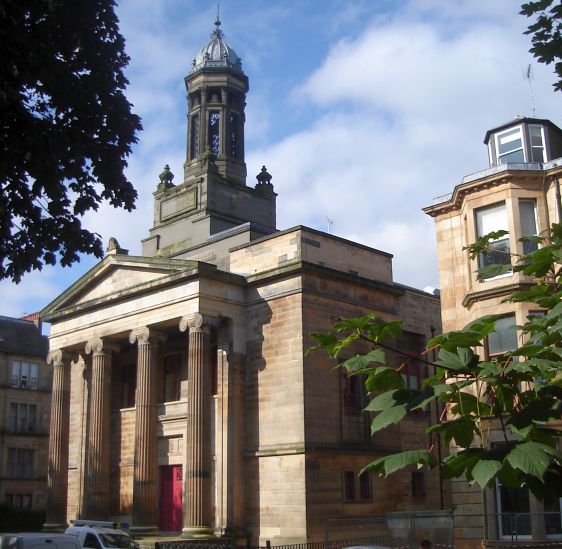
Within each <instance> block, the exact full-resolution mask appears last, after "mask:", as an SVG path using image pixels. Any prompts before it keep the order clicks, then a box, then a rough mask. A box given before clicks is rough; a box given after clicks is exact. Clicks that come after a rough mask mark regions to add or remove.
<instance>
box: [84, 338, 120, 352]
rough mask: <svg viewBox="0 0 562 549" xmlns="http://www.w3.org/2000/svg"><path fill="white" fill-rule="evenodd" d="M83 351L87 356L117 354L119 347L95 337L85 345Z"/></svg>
mask: <svg viewBox="0 0 562 549" xmlns="http://www.w3.org/2000/svg"><path fill="white" fill-rule="evenodd" d="M85 350H86V354H87V355H89V354H94V355H106V354H111V353H117V352H118V351H119V345H116V344H115V343H112V342H110V341H108V340H107V339H103V338H101V337H95V338H94V339H90V341H88V342H87V343H86V348H85Z"/></svg>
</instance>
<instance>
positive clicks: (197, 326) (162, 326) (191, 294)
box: [46, 254, 243, 537]
mask: <svg viewBox="0 0 562 549" xmlns="http://www.w3.org/2000/svg"><path fill="white" fill-rule="evenodd" d="M86 279H87V280H82V281H81V282H80V283H79V284H77V285H75V286H74V287H72V288H70V289H69V290H68V292H66V293H65V294H63V295H62V296H61V297H60V298H59V300H57V302H56V304H54V305H53V308H52V313H51V315H52V316H50V318H51V319H52V321H53V330H52V333H51V346H52V348H54V349H56V350H55V351H51V353H50V355H49V356H50V361H51V363H52V364H53V367H54V369H55V375H54V386H53V408H52V415H53V419H52V422H51V456H52V459H51V469H50V470H49V487H50V497H51V501H52V504H51V505H50V514H49V518H48V524H49V525H53V526H52V528H56V527H57V526H58V527H60V526H61V525H64V524H65V523H66V522H67V520H69V519H71V518H76V517H82V518H89V519H100V520H103V519H106V520H107V519H108V518H109V517H114V516H120V517H124V516H127V517H128V518H129V520H130V522H131V527H132V529H133V531H135V532H136V533H137V534H146V533H150V532H155V531H158V530H161V529H162V524H161V522H162V521H161V516H160V514H159V513H160V509H161V507H162V497H163V496H162V490H163V488H162V486H163V484H162V483H163V480H162V476H163V475H164V474H165V473H166V471H165V469H166V468H170V467H171V468H174V467H175V468H176V469H177V470H176V473H177V475H181V476H182V479H183V480H182V482H183V485H182V489H181V493H180V500H181V501H180V507H179V520H180V521H181V522H180V524H179V529H180V530H182V531H183V533H184V535H185V536H187V537H209V536H212V535H213V529H214V528H215V527H216V526H217V521H216V520H215V517H214V516H213V513H212V510H213V509H214V508H215V509H216V508H217V504H216V502H215V501H214V499H215V496H214V494H213V493H212V490H213V487H214V485H215V480H214V478H212V474H213V473H212V459H213V457H214V456H213V454H212V448H214V447H215V446H216V444H215V442H214V437H216V436H224V434H222V426H221V427H220V428H219V429H218V430H217V428H216V427H215V425H214V424H213V425H211V418H212V416H214V407H215V406H216V402H217V397H216V396H215V397H213V395H216V394H217V392H218V391H219V389H218V388H217V374H216V371H217V363H218V358H217V353H218V352H219V351H218V350H217V349H218V347H217V342H216V334H217V333H218V328H217V327H218V326H219V324H220V323H223V324H224V323H225V322H226V320H227V319H228V315H225V313H227V312H228V309H230V311H231V316H230V319H231V320H230V321H231V322H235V323H236V322H237V320H236V319H237V318H240V316H241V314H240V303H236V298H237V297H238V299H240V298H242V296H243V291H242V282H243V279H242V278H241V277H236V276H233V275H228V276H225V273H219V272H217V271H216V269H213V268H212V266H210V265H204V264H198V263H197V262H193V261H188V260H163V259H160V258H159V259H154V258H136V257H129V256H127V255H119V254H110V255H108V256H107V257H106V258H105V259H104V260H103V261H102V262H101V263H100V264H99V265H98V266H97V267H96V268H95V269H94V270H93V271H92V272H91V273H89V274H88V275H87V277H86ZM226 279H228V280H226ZM225 282H226V284H227V286H228V285H230V286H231V291H230V292H229V293H230V294H231V297H232V298H234V299H231V300H230V302H229V303H221V301H223V300H222V298H220V299H216V300H215V299H213V297H212V295H210V294H209V293H208V291H206V292H205V294H206V295H205V299H206V300H207V301H208V303H207V310H204V311H203V313H204V314H202V312H200V309H199V305H198V303H199V302H200V301H201V299H202V297H201V295H200V291H201V286H205V287H207V290H212V288H219V287H221V288H223V291H224V284H225ZM217 297H218V296H217ZM118 311H120V312H118ZM127 311H130V312H127ZM219 311H220V318H219ZM183 312H185V313H186V314H181V313H183ZM77 313H78V314H77ZM46 314H48V313H47V312H46ZM59 319H61V320H63V319H64V320H63V321H62V322H60V323H57V322H56V321H57V320H59ZM127 325H128V326H129V329H127ZM57 327H58V328H59V329H57ZM60 328H62V329H60ZM223 347H224V345H223ZM227 347H229V348H232V342H228V343H227ZM220 354H221V357H220V359H221V362H222V361H224V360H225V358H226V359H227V360H228V357H227V356H226V355H225V353H224V352H223V351H222V350H221V351H220ZM78 357H80V360H78ZM73 360H74V362H72V361H73ZM166 368H168V369H166ZM174 368H175V369H174ZM168 370H169V371H168ZM132 371H136V372H135V380H134V385H135V386H136V388H135V389H134V391H133V393H134V402H127V401H124V400H123V398H126V397H127V396H128V395H129V394H130V387H129V386H128V385H127V383H130V375H129V374H130V372H132ZM226 379H227V378H226ZM174 384H176V385H174ZM71 391H72V392H73V398H72V401H71V398H70V393H71ZM174 391H176V392H174ZM170 399H172V400H170ZM131 405H132V406H133V407H131ZM77 406H80V408H79V409H80V410H82V411H83V412H82V413H83V416H82V417H81V418H80V420H79V418H77V417H76V416H75V414H76V413H77ZM71 407H72V412H71ZM71 415H72V421H71V419H70V417H71ZM226 428H227V430H228V428H229V427H228V422H227V424H226ZM69 432H70V434H71V437H70V441H69ZM119 441H121V442H119ZM116 444H124V445H125V446H124V447H123V448H120V447H117V446H116ZM129 447H130V450H127V449H126V448H129ZM116 456H117V457H118V458H119V461H118V462H116V460H115V457H116ZM68 475H70V477H71V479H70V483H69V482H68V479H67V477H68ZM116 482H117V483H118V484H117V486H118V487H119V488H118V490H116V484H115V483H116ZM227 483H228V480H227ZM69 487H70V488H69ZM69 489H70V493H71V498H70V499H71V500H72V503H69V505H68V508H67V500H68V499H69ZM223 489H225V490H226V489H228V486H227V485H225V486H224V487H223ZM119 490H121V491H124V492H125V493H129V494H130V495H129V496H125V497H122V498H119V497H118V496H117V494H116V492H118V491H119ZM224 501H225V502H226V501H227V498H224ZM176 505H177V502H176ZM182 506H183V507H182ZM219 507H220V502H219ZM71 509H72V511H71ZM176 512H178V510H177V509H176ZM221 514H222V516H224V517H227V516H232V512H227V511H226V509H221ZM232 526H233V525H230V524H226V523H224V524H222V525H218V527H219V529H220V530H221V531H224V530H227V529H228V528H231V527H232ZM174 528H177V524H175V525H174Z"/></svg>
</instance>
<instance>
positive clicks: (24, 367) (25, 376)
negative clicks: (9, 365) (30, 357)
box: [20, 362, 29, 389]
mask: <svg viewBox="0 0 562 549" xmlns="http://www.w3.org/2000/svg"><path fill="white" fill-rule="evenodd" d="M28 383H29V362H22V363H21V373H20V387H22V388H24V389H27V386H28Z"/></svg>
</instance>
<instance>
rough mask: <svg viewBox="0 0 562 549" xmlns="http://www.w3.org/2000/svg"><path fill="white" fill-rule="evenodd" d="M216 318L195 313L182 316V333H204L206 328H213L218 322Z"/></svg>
mask: <svg viewBox="0 0 562 549" xmlns="http://www.w3.org/2000/svg"><path fill="white" fill-rule="evenodd" d="M216 320H217V319H216V318H213V317H210V316H204V315H202V314H201V313H193V314H190V315H186V316H182V317H181V320H180V332H187V331H188V330H189V331H190V332H192V331H195V332H202V331H204V330H205V327H207V326H212V325H213V324H214V323H215V322H216Z"/></svg>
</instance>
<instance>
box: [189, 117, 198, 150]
mask: <svg viewBox="0 0 562 549" xmlns="http://www.w3.org/2000/svg"><path fill="white" fill-rule="evenodd" d="M189 147H190V149H191V150H190V156H191V159H194V158H197V157H198V156H199V116H197V115H196V116H193V117H192V118H191V133H190V136H189Z"/></svg>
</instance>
